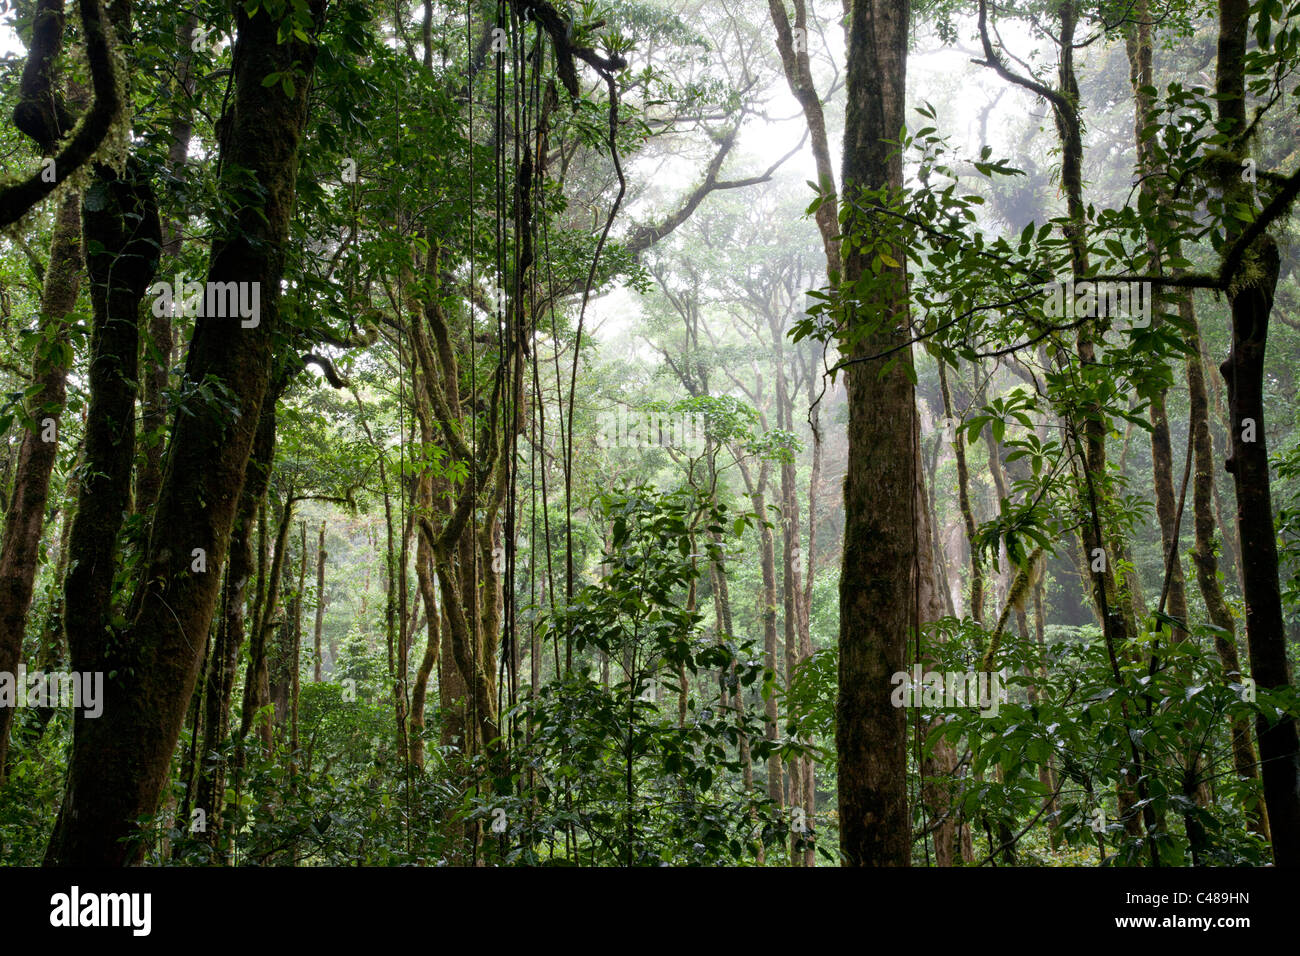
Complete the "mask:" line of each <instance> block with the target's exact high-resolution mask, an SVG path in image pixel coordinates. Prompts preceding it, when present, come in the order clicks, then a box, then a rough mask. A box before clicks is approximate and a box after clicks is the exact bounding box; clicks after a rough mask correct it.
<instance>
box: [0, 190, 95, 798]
mask: <svg viewBox="0 0 1300 956" xmlns="http://www.w3.org/2000/svg"><path fill="white" fill-rule="evenodd" d="M80 286H81V196H80V194H79V193H77V192H75V191H74V192H69V193H68V194H67V195H66V196H65V197H64V199H63V203H62V204H61V205H60V207H59V212H58V216H57V217H56V218H55V221H54V232H53V235H52V236H51V238H50V261H49V264H48V265H47V266H46V269H45V284H44V288H43V289H42V291H41V317H40V324H39V327H38V330H37V341H36V346H35V349H36V352H35V355H34V356H33V358H32V385H34V386H35V385H39V386H40V389H39V391H37V392H36V393H35V394H34V395H33V396H32V398H31V400H30V403H29V405H28V409H29V412H28V413H29V414H30V415H31V418H32V424H31V427H29V428H27V429H25V430H24V431H23V437H22V444H21V445H20V446H19V449H18V464H17V467H16V468H15V470H14V481H13V492H12V494H11V496H10V500H9V509H8V511H6V512H5V518H4V539H3V542H2V543H0V673H9V674H13V673H16V672H17V669H18V663H19V662H20V661H21V660H22V652H23V635H24V634H25V633H26V629H27V612H28V610H30V608H31V603H32V589H33V586H34V585H35V581H36V568H37V564H38V563H39V554H40V545H41V533H42V531H43V530H44V527H45V512H46V508H47V507H48V503H49V493H50V475H51V473H52V472H53V471H54V462H55V459H56V458H58V450H59V445H58V437H59V436H58V429H59V426H60V424H61V421H62V418H63V405H64V401H65V399H66V397H67V381H68V359H69V358H70V357H71V354H72V347H71V344H70V342H69V336H68V325H67V322H66V316H67V314H68V313H69V312H71V311H72V310H73V309H75V308H76V306H77V293H78V291H79V289H80ZM47 421H52V422H53V430H52V431H49V430H47V424H46V423H47ZM15 712H16V711H15V709H14V708H12V707H0V780H3V779H4V775H5V756H6V754H7V752H8V749H9V726H10V724H11V723H12V721H13V716H14V713H15Z"/></svg>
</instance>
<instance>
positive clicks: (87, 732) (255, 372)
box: [46, 0, 324, 865]
mask: <svg viewBox="0 0 1300 956" xmlns="http://www.w3.org/2000/svg"><path fill="white" fill-rule="evenodd" d="M311 11H312V14H313V15H314V17H315V19H316V22H317V23H320V22H321V19H322V17H323V13H324V9H323V4H322V3H321V2H319V0H313V2H312V5H311ZM236 25H237V37H238V38H237V40H236V44H235V50H234V53H233V59H232V73H233V85H234V96H233V102H232V104H231V108H230V110H229V111H228V113H227V114H226V115H225V116H224V117H223V119H222V122H221V126H222V129H223V133H224V135H223V136H222V142H221V150H222V155H223V163H222V169H223V179H224V183H223V186H224V188H225V190H226V191H227V192H228V194H231V196H230V198H231V200H232V201H231V202H230V206H231V207H232V208H234V209H237V210H238V212H237V213H236V214H234V215H233V216H232V217H231V218H230V220H229V222H228V224H226V225H224V227H220V228H221V230H222V231H221V232H220V233H219V235H218V237H217V238H216V240H215V241H214V244H213V251H212V259H211V264H210V267H209V270H208V280H209V281H211V282H254V281H256V282H258V283H259V289H260V294H261V302H260V319H259V322H258V324H257V325H256V326H254V327H250V328H244V327H241V326H242V323H239V324H236V323H232V322H231V320H229V319H220V318H211V317H201V318H200V319H199V320H198V321H197V323H196V326H195V332H194V336H193V339H192V341H191V344H190V349H189V356H188V360H187V364H186V370H185V379H186V381H187V382H188V383H190V385H191V386H192V387H194V388H195V390H196V391H197V390H198V386H199V385H200V383H202V384H203V386H204V388H209V387H210V385H211V383H212V382H218V383H221V384H222V386H223V387H224V389H225V390H226V393H227V396H228V400H229V401H230V402H231V403H232V404H233V405H234V408H235V409H236V410H237V412H238V416H237V417H234V418H233V420H232V416H231V415H230V414H228V413H226V412H224V411H223V410H222V409H220V408H211V409H203V410H202V411H204V412H205V413H204V414H195V415H192V416H191V415H177V417H176V420H175V424H174V425H173V428H172V437H171V443H170V448H169V451H168V462H167V467H166V470H165V473H164V476H163V484H162V488H161V489H160V492H159V497H158V504H157V508H156V512H155V519H154V525H153V530H152V533H151V537H150V540H149V544H148V548H147V550H146V552H145V553H144V554H143V555H142V557H141V561H140V570H139V572H138V573H139V580H138V586H137V589H136V591H135V594H134V596H133V598H132V601H131V604H130V606H129V608H128V610H127V613H126V614H125V615H124V616H125V619H126V621H127V622H128V623H127V624H126V626H125V627H123V628H121V629H120V633H119V634H118V635H117V639H116V640H115V641H114V643H113V647H112V649H109V648H105V647H103V646H102V641H99V640H97V639H96V638H95V636H92V635H86V634H85V632H84V631H83V632H82V633H81V635H80V636H79V639H78V640H77V641H75V642H74V641H73V639H72V635H73V633H74V629H73V628H71V627H70V628H69V644H70V646H71V651H72V658H73V664H74V667H75V668H76V669H78V670H88V671H95V670H105V671H108V670H112V671H115V672H116V676H115V677H114V678H113V679H111V680H108V681H106V684H105V704H104V712H103V714H102V715H101V716H100V718H99V719H97V720H89V721H88V720H86V719H84V718H83V717H82V716H81V715H78V716H77V717H76V718H75V724H74V743H73V751H72V758H71V761H70V765H69V770H68V781H67V787H66V792H65V796H64V800H63V804H62V806H61V808H60V811H59V816H58V819H57V821H56V822H55V826H54V832H53V834H52V836H51V839H50V844H49V847H48V849H47V851H46V862H47V863H50V864H55V865H74V864H98V865H122V864H127V863H132V862H138V861H139V860H140V858H141V856H142V854H143V852H144V843H143V840H142V839H141V836H142V834H141V832H140V829H139V825H138V824H137V822H136V821H137V819H138V818H139V817H141V816H146V815H148V814H151V813H153V811H154V810H155V808H156V806H157V802H158V797H159V795H160V793H161V791H162V789H163V786H164V784H165V782H166V779H167V771H168V767H169V765H170V761H171V756H172V751H173V749H174V748H175V745H176V740H177V737H178V736H179V734H180V729H181V723H182V721H183V720H184V716H185V710H186V706H187V704H188V702H189V699H190V695H191V694H192V693H193V690H194V683H195V681H196V679H197V676H198V668H199V663H200V658H201V655H202V648H203V640H202V635H203V634H204V633H205V632H206V631H207V628H208V625H209V624H210V622H211V620H212V614H213V611H214V609H215V605H216V600H217V595H218V591H219V587H220V571H221V566H222V563H223V562H224V560H225V554H226V548H227V546H228V545H229V540H230V529H231V525H232V523H233V521H234V516H235V510H236V505H237V502H238V499H239V495H240V489H241V486H242V485H243V479H244V471H245V468H246V466H247V464H248V458H249V454H250V452H251V450H252V445H253V436H254V432H255V431H256V428H257V422H258V420H259V414H260V412H261V407H262V403H263V400H264V398H265V397H266V394H267V390H268V387H269V385H270V381H271V365H272V353H273V342H274V336H275V333H276V329H277V326H278V314H277V313H278V308H277V306H278V299H279V292H280V278H281V274H282V267H283V257H284V244H285V241H286V239H287V237H288V228H289V219H290V215H291V211H292V208H293V199H294V185H295V183H294V179H295V175H296V172H297V158H298V146H299V141H300V139H301V135H302V129H303V125H304V122H305V119H306V113H307V90H308V87H309V86H310V78H311V74H312V71H313V68H314V65H315V55H316V47H315V46H314V45H310V44H304V43H301V42H299V41H297V40H293V39H291V40H290V41H289V42H286V43H279V42H277V33H278V26H279V25H278V23H277V22H276V21H275V20H273V18H272V17H271V14H270V13H269V12H268V11H267V10H266V9H264V8H263V9H259V10H258V11H257V13H255V14H254V15H253V16H251V17H250V16H249V15H248V13H247V12H246V11H245V10H244V8H242V7H240V8H239V9H238V10H237V11H236ZM295 64H296V69H298V70H299V71H300V72H301V74H302V76H301V78H300V81H299V82H298V83H297V84H295V87H294V95H293V96H286V95H284V94H283V92H281V91H280V90H279V89H278V88H277V89H270V90H268V89H267V87H266V86H264V85H263V82H262V81H263V79H264V78H265V77H266V76H267V75H268V74H269V73H272V72H280V71H286V70H289V69H290V68H291V67H294V66H295ZM272 131H273V132H272ZM248 182H254V183H256V184H257V187H258V188H257V194H256V195H252V194H247V192H246V190H247V186H246V184H247V183H248ZM152 233H153V234H152V239H153V244H152V250H153V255H154V256H155V257H156V251H157V248H158V240H159V238H160V230H159V229H158V228H157V224H156V219H155V220H154V228H153V230H152ZM90 239H91V235H90V233H89V230H88V231H87V241H88V242H89V240H90ZM141 255H142V256H143V255H144V253H143V251H142V252H141ZM93 258H94V257H92V259H93ZM146 261H153V260H152V259H149V260H146ZM92 269H93V266H92ZM119 271H120V270H119ZM115 275H116V273H115ZM141 291H143V289H142V290H141ZM137 304H138V299H137ZM134 315H135V313H134V312H133V313H132V319H133V321H132V324H131V330H132V332H134ZM232 324H233V325H235V327H234V328H232V327H231V325H232ZM132 339H134V336H132ZM130 344H131V346H132V348H131V350H130V352H129V355H130V356H131V358H132V359H134V356H135V355H136V351H135V347H134V346H135V343H134V340H133V341H132V342H131V343H130ZM132 397H133V396H132ZM93 400H94V398H93V395H92V402H93ZM195 401H196V402H200V401H203V399H202V398H196V399H195ZM195 410H196V411H198V410H199V409H195ZM93 414H94V408H93V406H92V415H93ZM125 419H126V424H127V426H128V430H129V428H130V426H131V416H130V414H129V406H128V414H127V415H126V416H125ZM126 440H127V442H128V448H129V441H130V438H129V437H128V438H127V439H126ZM87 448H88V450H87V463H88V464H91V463H92V462H93V459H92V458H91V455H90V452H89V443H88V446H87ZM129 462H130V459H129V458H128V459H127V463H128V466H129ZM127 477H128V478H129V475H128V476H127ZM128 493H129V486H128ZM82 502H83V505H84V506H85V507H83V509H82V511H86V510H91V509H95V510H99V509H102V508H104V507H105V503H104V500H103V499H102V498H99V497H97V496H95V497H92V496H90V495H87V494H86V489H83V494H82ZM115 506H116V502H113V507H114V508H115ZM80 514H81V512H79V515H80ZM75 539H76V534H75V531H74V548H77V543H76V540H75ZM196 548H197V549H202V550H203V551H204V552H205V554H206V557H207V565H206V571H203V572H199V571H197V570H195V566H194V564H193V561H194V558H193V557H192V553H193V550H194V549H196ZM96 556H97V551H96V550H95V549H90V550H79V551H78V568H80V567H84V566H86V562H87V561H93V559H94V558H95V557H96ZM106 558H107V560H106V565H107V567H108V569H109V570H110V571H111V569H112V567H113V564H114V563H113V562H112V560H111V553H110V554H109V555H107V556H106ZM74 570H75V569H74ZM69 582H70V584H71V583H72V582H73V574H71V573H70V574H69ZM68 590H69V596H70V597H75V598H76V600H77V601H79V602H80V601H84V599H85V593H79V592H77V591H74V590H73V589H72V588H71V587H70V588H69V589H68ZM68 607H69V610H71V609H72V602H71V601H69V605H68ZM70 623H71V622H70ZM124 658H125V659H124Z"/></svg>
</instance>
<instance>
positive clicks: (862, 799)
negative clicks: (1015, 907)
mask: <svg viewBox="0 0 1300 956" xmlns="http://www.w3.org/2000/svg"><path fill="white" fill-rule="evenodd" d="M910 12H911V11H910V4H909V3H908V2H906V0H904V2H901V3H900V2H886V0H860V2H858V3H855V4H854V5H853V9H852V12H851V14H850V17H849V27H848V107H847V115H846V121H845V132H844V172H843V177H842V178H843V188H844V196H845V199H846V200H848V201H852V200H853V199H854V198H855V194H856V193H857V191H859V190H861V189H862V188H864V187H866V188H872V187H881V186H890V187H893V188H899V187H901V186H902V182H903V170H902V160H901V157H900V155H899V154H898V153H897V152H896V150H895V149H894V147H892V146H890V145H888V143H887V141H888V140H893V139H896V138H897V136H898V132H899V130H900V129H902V127H903V125H904V115H903V114H904V85H905V80H906V74H907V30H908V18H909V16H910ZM849 210H850V212H849V215H848V217H847V222H846V223H845V227H846V228H845V233H846V234H847V235H852V234H853V233H854V232H855V231H856V230H860V229H862V228H864V225H865V224H863V223H862V222H861V221H860V220H861V216H860V214H859V213H857V212H856V210H855V209H854V207H853V206H850V207H849ZM896 252H897V254H896V255H895V256H894V258H895V259H896V260H897V261H898V262H900V263H903V262H905V256H903V253H902V252H901V251H898V250H896ZM844 258H845V262H844V273H845V275H844V278H845V283H846V286H847V287H849V288H851V287H852V285H853V283H855V282H856V281H857V280H858V279H859V278H860V277H862V276H863V275H864V274H866V273H867V272H868V271H869V267H870V260H869V258H868V257H867V256H866V255H864V254H863V252H862V251H861V250H860V249H858V248H854V249H853V250H852V251H851V252H846V253H845V257H844ZM890 275H891V276H892V277H893V280H894V281H893V282H892V288H891V290H890V292H889V293H888V295H887V297H886V298H884V301H881V302H877V303H873V304H872V307H871V312H872V313H874V314H865V313H866V311H867V307H865V306H863V305H858V304H854V305H853V306H852V307H851V312H850V315H849V316H848V326H849V329H850V335H851V342H850V344H849V346H848V351H849V353H850V356H851V357H852V358H853V359H854V360H857V361H856V363H855V364H853V365H851V366H850V367H849V372H848V403H849V424H848V438H849V450H848V466H847V474H846V475H845V479H844V512H845V514H844V520H845V528H844V556H843V571H842V574H841V577H840V633H839V653H840V664H839V694H838V699H837V702H836V728H835V743H836V749H837V751H838V753H839V761H840V766H839V787H838V790H839V811H840V848H841V852H842V856H843V860H844V863H845V864H846V865H850V866H873V865H874V866H880V865H893V866H907V865H908V864H909V862H910V857H911V842H912V841H911V827H910V818H909V816H908V809H907V728H906V722H905V718H904V714H903V710H902V709H901V708H897V707H894V706H893V705H892V704H891V702H890V687H891V684H890V676H891V675H892V674H894V673H896V672H899V671H902V670H903V667H904V662H905V660H906V649H907V639H908V633H909V629H910V627H911V625H912V623H913V621H912V614H911V610H912V607H913V605H912V603H911V599H912V574H911V569H912V568H913V566H914V564H915V562H916V538H915V534H916V520H915V518H916V516H915V510H916V479H917V476H916V474H914V471H915V461H916V450H915V447H914V445H915V439H914V433H913V427H914V418H915V415H916V402H915V396H914V393H913V388H912V383H911V380H910V378H909V369H908V365H910V362H911V352H910V349H909V348H908V347H907V344H906V343H907V339H908V336H909V330H908V324H909V323H908V317H907V276H906V271H905V268H904V267H900V268H899V269H897V270H894V271H892V272H891V273H890ZM859 333H863V334H859ZM894 348H897V349H900V351H899V352H898V353H896V354H895V355H894V356H892V358H893V360H894V365H893V367H892V369H891V370H889V371H888V372H887V373H886V374H883V375H882V374H881V373H882V370H883V369H882V366H883V364H884V360H882V359H872V358H870V357H871V356H873V355H876V354H877V353H880V352H884V351H885V350H887V349H894Z"/></svg>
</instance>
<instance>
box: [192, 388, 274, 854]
mask: <svg viewBox="0 0 1300 956" xmlns="http://www.w3.org/2000/svg"><path fill="white" fill-rule="evenodd" d="M274 456H275V403H274V402H268V403H267V404H266V406H264V407H263V408H262V411H261V415H260V416H259V420H258V423H257V434H256V436H255V437H254V439H253V451H252V454H251V455H250V456H249V459H248V465H247V466H246V470H245V474H244V482H243V488H242V489H241V490H240V495H239V510H238V512H237V513H236V515H235V520H234V524H233V526H232V527H231V532H230V557H229V561H228V563H227V565H226V574H225V583H224V585H223V587H222V591H221V614H220V618H219V620H218V623H217V629H216V638H215V641H214V644H213V648H212V655H211V657H212V661H211V663H210V664H209V666H208V672H207V675H206V683H207V687H206V688H205V693H204V720H203V762H202V764H201V768H200V770H199V784H198V797H197V799H196V800H195V808H196V809H200V810H202V811H203V813H204V822H205V825H206V827H207V830H206V836H207V843H208V844H209V845H210V846H211V847H212V848H213V849H214V850H215V849H216V848H217V847H218V846H219V845H220V842H221V834H222V833H223V832H224V828H223V827H222V816H223V810H224V803H225V792H226V761H225V757H224V756H223V755H222V752H223V750H224V748H225V746H226V743H227V742H228V740H229V738H230V705H231V702H232V700H233V699H234V693H235V676H236V673H237V671H238V669H239V652H240V650H241V649H242V648H243V646H244V637H245V628H244V609H245V605H246V603H247V589H248V583H249V581H250V580H251V579H252V577H253V567H254V560H253V532H254V525H255V524H256V522H257V514H258V511H259V510H260V509H261V505H262V500H263V498H264V497H265V495H266V489H267V486H268V485H269V483H270V480H271V462H272V459H273V458H274ZM237 759H238V758H237Z"/></svg>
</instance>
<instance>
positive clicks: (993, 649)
mask: <svg viewBox="0 0 1300 956" xmlns="http://www.w3.org/2000/svg"><path fill="white" fill-rule="evenodd" d="M1043 564H1044V560H1043V549H1042V546H1041V545H1040V546H1039V547H1037V548H1035V549H1034V552H1033V554H1031V555H1030V556H1029V560H1028V561H1026V562H1025V563H1024V564H1023V565H1021V567H1020V570H1019V571H1018V572H1016V577H1015V580H1013V581H1012V582H1011V590H1009V591H1008V592H1007V601H1006V604H1005V605H1004V606H1003V608H1002V613H1001V614H999V615H998V623H997V625H996V626H995V627H994V628H993V635H992V636H991V637H990V638H989V646H988V648H987V649H986V650H985V651H984V657H983V659H982V660H981V661H980V670H981V671H983V672H984V673H986V674H991V673H993V662H994V659H995V658H996V657H997V654H998V647H999V645H1000V644H1001V643H1002V631H1003V630H1004V629H1005V628H1006V626H1007V618H1009V617H1010V616H1011V612H1012V610H1013V609H1014V610H1017V611H1023V610H1024V609H1025V600H1026V599H1027V598H1028V597H1029V594H1030V592H1032V591H1033V590H1034V585H1035V584H1037V583H1038V579H1039V578H1040V577H1042V574H1043Z"/></svg>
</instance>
